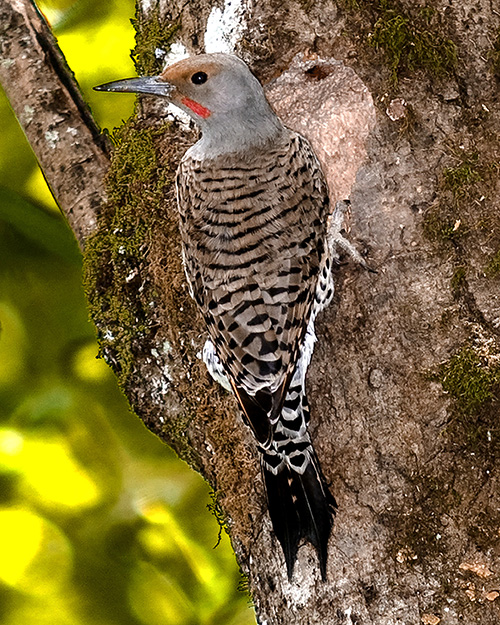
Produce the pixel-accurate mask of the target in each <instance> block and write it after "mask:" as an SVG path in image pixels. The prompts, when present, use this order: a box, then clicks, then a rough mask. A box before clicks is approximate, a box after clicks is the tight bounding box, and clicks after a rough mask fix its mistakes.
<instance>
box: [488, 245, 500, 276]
mask: <svg viewBox="0 0 500 625" xmlns="http://www.w3.org/2000/svg"><path fill="white" fill-rule="evenodd" d="M486 274H487V275H488V276H491V277H494V276H498V274H500V250H498V252H497V253H496V254H495V255H494V256H493V258H492V259H491V260H490V262H489V263H488V266H487V267H486Z"/></svg>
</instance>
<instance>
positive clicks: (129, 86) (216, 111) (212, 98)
mask: <svg viewBox="0 0 500 625" xmlns="http://www.w3.org/2000/svg"><path fill="white" fill-rule="evenodd" d="M94 89H96V90H97V91H114V92H122V93H123V92H125V93H143V94H147V95H152V96H159V97H163V98H166V99H167V100H168V101H169V102H171V103H172V104H174V105H175V106H178V107H179V108H181V109H182V110H184V111H185V112H187V113H188V114H189V115H190V116H191V117H192V118H193V120H194V121H195V122H196V124H197V125H198V126H200V128H201V129H202V131H203V134H204V135H208V137H207V138H208V139H210V137H212V138H213V139H214V140H217V141H219V142H220V141H224V140H227V137H228V135H229V137H230V136H231V135H234V137H235V141H237V139H236V137H238V136H240V137H244V135H246V134H252V133H253V134H255V135H256V136H258V135H259V134H260V133H262V132H263V131H265V132H271V127H272V128H273V129H274V131H276V129H277V128H280V127H281V124H280V123H279V121H278V119H277V117H276V115H275V114H274V112H273V111H272V109H271V107H270V106H269V104H268V102H267V100H266V98H265V95H264V90H263V88H262V85H261V84H260V83H259V81H258V80H257V78H255V76H254V75H253V74H252V72H251V71H250V69H249V68H248V66H247V65H246V63H244V62H243V61H242V60H241V59H239V58H238V57H236V56H234V55H231V54H222V53H218V54H200V55H198V56H192V57H189V58H187V59H183V60H182V61H179V62H177V63H174V64H173V65H170V66H168V67H167V68H166V69H165V70H164V71H163V72H162V73H161V74H160V75H158V76H146V77H140V78H129V79H126V80H118V81H116V82H109V83H106V84H104V85H99V86H98V87H94Z"/></svg>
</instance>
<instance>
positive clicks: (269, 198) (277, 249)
mask: <svg viewBox="0 0 500 625" xmlns="http://www.w3.org/2000/svg"><path fill="white" fill-rule="evenodd" d="M96 89H97V90H101V91H118V92H136V93H144V94H151V95H156V96H160V97H164V98H166V99H167V100H168V101H169V102H171V103H173V104H175V105H176V106H178V107H179V108H181V109H182V110H183V111H185V112H187V113H188V114H189V115H190V116H191V117H192V118H193V120H194V121H195V123H196V124H197V125H198V126H199V128H200V130H201V133H202V135H201V138H200V140H199V141H198V142H197V143H196V144H195V145H194V146H192V147H191V148H190V149H189V150H188V151H187V152H186V154H185V155H184V157H183V158H182V161H181V163H180V165H179V169H178V173H177V197H178V206H179V215H180V232H181V238H182V254H183V260H184V266H185V272H186V277H187V281H188V284H189V288H190V292H191V295H192V297H193V298H194V300H195V301H196V303H197V304H198V306H199V308H200V310H201V312H202V314H203V317H204V319H205V322H206V325H207V330H208V335H209V338H208V340H207V342H206V344H205V347H204V350H203V359H204V361H205V363H206V365H207V367H208V369H209V371H210V373H211V374H212V376H213V377H214V378H215V379H216V380H217V381H219V382H220V383H221V384H222V385H223V386H225V387H226V388H227V389H229V390H232V391H233V392H234V394H235V396H236V398H237V400H238V404H239V406H240V408H241V411H242V414H243V418H244V421H245V422H246V423H247V424H248V426H250V428H251V430H252V431H253V434H254V436H255V439H256V442H257V446H258V449H259V451H260V452H261V454H260V458H261V465H262V470H263V476H264V482H265V485H266V490H267V499H268V506H269V513H270V517H271V521H272V524H273V529H274V532H275V534H276V536H277V538H278V540H279V542H280V543H281V545H282V548H283V551H284V555H285V560H286V567H287V573H288V577H289V578H291V576H292V572H293V567H294V563H295V560H296V557H297V550H298V547H299V544H300V542H301V541H302V539H304V538H305V539H306V540H308V541H310V542H311V543H312V544H313V545H314V547H315V548H316V550H317V552H318V557H319V563H320V571H321V575H322V578H323V579H325V576H326V559H327V544H328V539H329V536H330V532H331V528H332V525H333V517H334V514H335V511H336V508H337V504H336V502H335V499H334V498H333V496H332V495H331V494H330V492H329V490H328V487H327V485H326V483H325V479H324V477H323V474H322V472H321V469H320V465H319V462H318V459H317V457H316V454H315V452H314V449H313V446H312V444H311V439H310V437H309V433H308V431H307V425H308V422H309V405H308V402H307V397H306V392H305V375H306V370H307V367H308V365H309V361H310V358H311V354H312V351H313V347H314V342H315V340H316V337H315V333H314V321H315V318H316V316H317V314H318V312H319V311H320V310H321V309H322V308H324V307H325V306H326V305H327V304H328V303H329V302H330V301H331V299H332V296H333V280H332V273H331V262H332V259H331V253H330V250H329V246H328V244H327V218H328V216H329V212H330V208H329V199H328V189H327V184H326V182H325V179H324V176H323V173H322V171H321V167H320V165H319V162H318V160H317V158H316V156H315V154H314V152H313V150H312V148H311V146H310V144H309V142H308V141H307V140H306V139H305V138H304V137H303V136H301V135H300V134H298V133H296V132H293V131H292V130H290V129H288V128H286V127H285V126H284V125H283V124H282V122H281V120H280V119H279V118H278V117H277V115H276V114H275V113H274V111H273V110H272V109H271V107H270V105H269V104H268V102H267V100H266V97H265V95H264V90H263V88H262V86H261V84H260V83H259V81H258V80H257V79H256V78H255V76H254V75H253V74H252V73H251V71H250V69H249V68H248V66H247V65H246V64H245V63H244V62H243V61H242V60H240V59H239V58H237V57H236V56H233V55H228V54H203V55H199V56H193V57H190V58H188V59H185V60H182V61H179V62H178V63H175V64H174V65H171V66H169V67H167V68H166V69H165V70H164V71H163V73H162V74H160V75H159V76H154V77H144V78H132V79H128V80H119V81H117V82H111V83H107V84H105V85H101V86H99V87H96Z"/></svg>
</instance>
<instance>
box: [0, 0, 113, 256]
mask: <svg viewBox="0 0 500 625" xmlns="http://www.w3.org/2000/svg"><path fill="white" fill-rule="evenodd" d="M0 84H1V85H2V87H3V88H4V90H5V92H6V94H7V97H8V99H9V101H10V105H11V107H12V108H13V110H14V113H15V114H16V116H17V119H18V120H19V123H20V124H21V126H22V128H23V130H24V132H25V134H26V137H27V139H28V141H29V143H30V145H31V147H32V149H33V151H34V153H35V155H36V157H37V159H38V162H39V163H40V167H41V168H42V170H43V172H44V175H45V178H46V180H47V182H48V184H49V185H50V188H51V190H52V192H53V194H54V197H55V198H56V201H57V202H58V204H59V206H60V208H61V210H62V211H63V213H64V214H65V215H66V218H67V220H68V222H69V225H70V226H71V228H72V230H73V232H74V233H75V236H76V238H77V240H78V242H79V244H80V246H81V247H83V246H84V243H85V240H86V239H87V237H88V236H89V234H90V233H91V232H92V231H93V230H94V228H95V226H96V218H97V214H98V212H99V208H100V207H101V206H102V205H103V203H104V202H105V199H106V192H105V189H104V175H105V173H106V171H107V169H108V166H109V149H108V145H107V141H106V140H105V137H103V136H102V135H100V131H99V128H98V127H97V125H96V123H95V121H94V120H93V118H92V115H91V113H90V110H89V108H88V106H87V105H86V104H85V102H84V100H83V98H82V96H81V94H80V91H79V88H78V85H77V83H76V81H75V79H74V76H73V74H72V73H71V71H70V70H69V68H68V66H67V65H66V62H65V59H64V57H63V55H62V53H61V51H60V49H59V47H58V45H57V42H56V40H55V38H54V36H53V35H52V33H51V31H50V28H49V26H48V25H47V22H46V21H45V19H44V17H43V16H42V15H41V13H40V12H39V11H38V9H37V8H36V6H35V5H34V3H33V2H31V1H30V0H0Z"/></svg>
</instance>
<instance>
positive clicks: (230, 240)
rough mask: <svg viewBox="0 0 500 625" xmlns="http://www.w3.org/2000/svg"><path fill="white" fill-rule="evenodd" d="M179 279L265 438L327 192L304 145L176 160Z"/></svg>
mask: <svg viewBox="0 0 500 625" xmlns="http://www.w3.org/2000/svg"><path fill="white" fill-rule="evenodd" d="M178 199H179V209H180V219H181V221H180V230H181V236H182V240H183V248H184V258H185V267H186V275H187V277H188V280H189V282H190V285H191V289H192V293H193V297H194V298H195V300H196V301H197V303H198V305H199V306H200V308H201V310H202V313H203V315H204V318H205V320H206V323H207V326H208V330H209V334H210V337H211V339H212V341H213V343H214V345H215V347H216V351H217V355H218V357H219V359H220V360H221V362H222V364H223V367H224V370H225V372H226V374H227V376H228V378H229V380H230V382H231V385H232V387H233V389H234V391H235V394H236V396H237V398H238V401H239V403H240V406H241V408H242V410H243V412H244V414H245V415H246V417H247V420H248V422H249V424H250V425H251V427H252V428H253V430H254V432H255V434H256V436H257V439H258V440H259V441H260V442H261V443H265V442H266V441H267V442H268V441H269V440H270V439H271V438H272V430H273V427H272V426H273V423H275V421H276V419H277V418H278V417H279V414H280V412H281V408H282V405H283V401H284V397H285V396H286V392H287V389H288V386H289V384H290V380H291V377H292V375H293V371H294V368H295V364H296V362H297V359H298V357H299V351H300V346H301V344H302V341H303V338H304V335H305V332H306V329H307V325H308V322H309V318H310V315H311V310H312V306H313V303H314V296H315V290H316V283H317V278H318V273H319V269H320V264H321V260H322V257H323V254H324V253H325V239H326V217H327V214H328V193H327V187H326V183H325V181H324V178H323V174H322V172H321V168H320V166H319V163H318V161H317V159H316V157H315V156H314V153H313V152H312V149H311V147H310V146H309V144H308V142H307V141H306V140H305V139H304V138H303V137H301V136H300V135H297V134H295V133H290V135H289V139H288V140H287V141H285V142H283V143H282V144H279V145H278V146H275V147H273V148H272V149H268V150H266V151H265V152H263V153H260V154H256V155H254V156H250V157H249V156H248V155H246V156H245V158H240V159H237V158H236V157H235V158H234V159H233V160H232V161H231V162H229V161H226V160H222V161H212V162H210V163H209V164H207V163H205V162H203V161H193V160H190V159H189V158H185V159H184V160H183V162H182V163H181V166H180V169H179V175H178Z"/></svg>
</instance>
